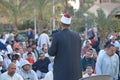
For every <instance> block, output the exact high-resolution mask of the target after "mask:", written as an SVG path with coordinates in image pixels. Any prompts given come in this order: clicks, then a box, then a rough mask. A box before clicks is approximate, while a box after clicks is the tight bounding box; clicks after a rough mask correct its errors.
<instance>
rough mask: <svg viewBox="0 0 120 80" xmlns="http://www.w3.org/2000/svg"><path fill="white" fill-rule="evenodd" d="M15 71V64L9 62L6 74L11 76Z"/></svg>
mask: <svg viewBox="0 0 120 80" xmlns="http://www.w3.org/2000/svg"><path fill="white" fill-rule="evenodd" d="M15 72H16V64H15V63H11V64H9V66H8V75H10V76H11V77H12V76H13V75H14V74H15Z"/></svg>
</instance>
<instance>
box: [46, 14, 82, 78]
mask: <svg viewBox="0 0 120 80" xmlns="http://www.w3.org/2000/svg"><path fill="white" fill-rule="evenodd" d="M70 23H71V17H70V15H69V14H67V13H65V14H64V15H63V16H62V18H61V28H62V29H61V31H59V32H57V33H55V34H54V35H53V41H52V45H51V47H50V48H49V50H48V54H49V55H50V56H55V59H54V66H53V76H54V80H78V79H80V78H81V77H82V70H81V62H80V56H81V55H80V52H81V38H80V36H79V34H78V33H77V32H74V31H72V30H70V29H69V27H70Z"/></svg>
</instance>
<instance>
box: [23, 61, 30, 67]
mask: <svg viewBox="0 0 120 80" xmlns="http://www.w3.org/2000/svg"><path fill="white" fill-rule="evenodd" d="M27 64H29V65H31V64H30V63H29V62H28V61H27V60H23V61H22V65H21V67H23V66H24V65H27Z"/></svg>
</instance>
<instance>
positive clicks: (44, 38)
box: [38, 31, 50, 49]
mask: <svg viewBox="0 0 120 80" xmlns="http://www.w3.org/2000/svg"><path fill="white" fill-rule="evenodd" d="M43 44H45V45H47V46H48V47H49V44H50V39H49V36H48V34H46V32H45V31H43V33H42V34H40V36H39V38H38V46H39V47H40V49H42V48H43Z"/></svg>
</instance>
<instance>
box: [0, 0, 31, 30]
mask: <svg viewBox="0 0 120 80" xmlns="http://www.w3.org/2000/svg"><path fill="white" fill-rule="evenodd" d="M26 3H27V4H26ZM0 5H1V6H3V7H4V8H5V9H4V8H1V9H0V10H1V12H0V14H1V15H3V16H6V17H7V18H8V19H9V20H10V21H11V22H12V23H13V24H14V30H15V31H16V30H17V26H18V22H19V21H20V20H22V19H24V18H25V17H27V16H29V14H28V13H30V12H32V11H31V9H30V7H29V5H30V3H29V0H16V1H14V0H9V1H6V0H0Z"/></svg>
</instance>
